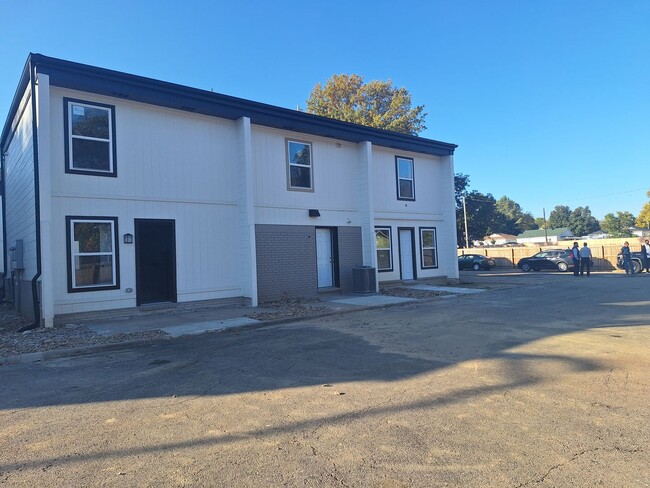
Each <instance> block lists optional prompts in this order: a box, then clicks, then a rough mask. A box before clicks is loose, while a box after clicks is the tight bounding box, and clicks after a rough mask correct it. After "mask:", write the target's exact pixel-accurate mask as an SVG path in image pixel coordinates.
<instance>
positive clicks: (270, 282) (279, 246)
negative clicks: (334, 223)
mask: <svg viewBox="0 0 650 488" xmlns="http://www.w3.org/2000/svg"><path fill="white" fill-rule="evenodd" d="M255 244H256V247H257V252H256V255H257V293H258V299H259V301H260V302H261V303H263V302H269V301H274V300H279V299H281V298H283V297H285V296H290V297H309V298H314V297H317V296H318V275H317V269H316V229H315V227H312V226H306V225H256V226H255Z"/></svg>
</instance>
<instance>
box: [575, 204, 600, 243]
mask: <svg viewBox="0 0 650 488" xmlns="http://www.w3.org/2000/svg"><path fill="white" fill-rule="evenodd" d="M599 228H600V225H599V224H598V221H597V220H596V218H595V217H594V216H592V215H591V210H589V207H578V208H576V209H574V210H573V212H571V215H570V216H569V229H571V232H573V235H574V236H586V235H587V234H591V233H592V232H596V231H597V230H598V229H599Z"/></svg>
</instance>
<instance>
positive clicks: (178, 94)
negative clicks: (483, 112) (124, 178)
mask: <svg viewBox="0 0 650 488" xmlns="http://www.w3.org/2000/svg"><path fill="white" fill-rule="evenodd" d="M30 65H31V66H34V67H35V69H36V70H37V72H39V73H44V74H47V75H49V77H50V85H54V86H58V87H61V88H69V89H73V90H79V91H85V92H91V93H96V94H99V95H105V96H109V97H115V98H121V99H125V100H132V101H136V102H141V103H148V104H152V105H157V106H161V107H166V108H171V109H176V110H183V111H187V112H192V113H199V114H203V115H208V116H214V117H220V118H224V119H230V120H237V119H239V118H241V117H248V118H249V119H250V120H251V123H252V124H257V125H261V126H266V127H272V128H276V129H283V130H289V131H295V132H302V133H307V134H312V135H316V136H322V137H328V138H333V139H339V140H343V141H349V142H355V143H358V142H362V141H370V142H371V143H373V144H375V145H378V146H382V147H389V148H393V149H398V150H403V151H412V152H416V153H423V154H431V155H435V156H449V155H452V154H453V153H454V150H455V149H456V147H458V146H457V145H456V144H450V143H446V142H440V141H435V140H432V139H425V138H422V137H418V136H412V135H408V134H401V133H398V132H391V131H386V130H381V129H375V128H372V127H366V126H362V125H358V124H352V123H349V122H343V121H339V120H335V119H330V118H327V117H321V116H318V115H313V114H308V113H305V112H300V111H297V110H290V109H286V108H282V107H276V106H273V105H268V104H264V103H259V102H254V101H251V100H245V99H242V98H236V97H231V96H228V95H223V94H220V93H214V92H211V91H207V90H200V89H197V88H191V87H187V86H183V85H178V84H174V83H169V82H165V81H159V80H155V79H152V78H145V77H142V76H137V75H132V74H128V73H122V72H119V71H113V70H109V69H105V68H98V67H94V66H89V65H85V64H80V63H75V62H71V61H65V60H62V59H57V58H51V57H48V56H44V55H42V54H30V55H29V58H28V60H27V63H26V65H25V69H24V70H23V74H22V77H21V81H20V84H19V85H18V89H17V91H16V95H15V96H14V100H13V102H12V105H11V109H10V112H9V115H8V118H7V122H6V123H5V127H4V129H3V132H2V139H1V144H2V145H4V143H5V140H6V137H7V136H8V132H9V131H10V130H11V120H12V119H13V118H14V116H15V114H16V111H17V110H18V104H19V103H20V99H21V97H22V93H23V92H24V90H25V88H26V87H27V83H28V82H29V66H30Z"/></svg>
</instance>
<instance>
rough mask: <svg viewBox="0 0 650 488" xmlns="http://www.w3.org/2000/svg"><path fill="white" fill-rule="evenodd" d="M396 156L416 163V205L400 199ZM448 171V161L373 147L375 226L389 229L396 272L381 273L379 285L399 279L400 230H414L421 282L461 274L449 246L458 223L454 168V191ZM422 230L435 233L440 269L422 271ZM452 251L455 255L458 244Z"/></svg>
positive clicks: (414, 166) (414, 164) (417, 268)
mask: <svg viewBox="0 0 650 488" xmlns="http://www.w3.org/2000/svg"><path fill="white" fill-rule="evenodd" d="M396 156H402V157H407V158H412V159H413V169H414V178H415V200H414V201H410V200H398V199H397V174H396V171H395V157H396ZM449 171H450V161H449V160H447V159H446V158H442V157H437V156H430V155H426V154H418V153H409V152H405V151H395V150H393V149H388V148H381V147H379V148H378V147H377V146H374V147H373V183H374V187H375V199H374V201H375V204H374V205H375V212H374V216H375V225H376V226H381V227H390V229H391V238H392V248H391V251H392V258H393V271H386V272H381V273H378V278H379V281H393V280H399V279H400V271H401V270H400V259H399V232H398V229H399V228H410V229H413V238H414V245H415V262H416V273H417V277H418V278H432V277H436V276H450V277H457V276H458V271H457V270H456V269H455V266H457V264H456V257H455V256H454V259H453V261H450V256H451V254H450V246H451V245H452V240H453V242H455V240H456V230H455V228H456V227H455V226H456V219H455V215H454V213H455V211H454V207H453V205H452V207H451V208H449V205H450V201H451V199H453V166H452V167H451V171H452V187H451V190H450V188H449ZM450 191H451V194H450V193H449V192H450ZM421 227H426V228H430V227H434V228H435V229H436V244H437V254H438V267H437V268H430V269H423V268H422V262H421V261H422V257H421V243H420V228H421ZM451 249H453V251H454V252H455V244H454V247H453V248H451ZM450 263H451V264H450Z"/></svg>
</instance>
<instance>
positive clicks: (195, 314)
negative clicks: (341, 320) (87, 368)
mask: <svg viewBox="0 0 650 488" xmlns="http://www.w3.org/2000/svg"><path fill="white" fill-rule="evenodd" d="M400 288H410V289H414V290H422V291H432V292H442V293H445V294H450V295H452V296H453V295H465V294H474V293H480V292H482V291H485V290H483V289H477V288H463V287H461V286H431V285H424V284H409V285H402V286H400ZM417 300H418V299H417V298H404V297H396V296H390V295H382V294H372V295H354V294H343V295H341V294H335V295H329V296H327V297H326V298H323V299H321V300H319V301H314V302H308V303H306V304H305V305H304V306H306V307H313V308H314V314H316V315H319V316H323V315H332V314H339V313H346V312H351V311H356V310H362V309H368V308H377V307H387V306H391V305H399V304H403V303H408V302H413V301H417ZM281 307H282V306H281V305H274V306H271V307H247V306H231V307H213V308H204V309H197V310H193V311H184V312H178V313H176V312H174V311H170V312H169V313H164V312H163V313H161V312H160V311H158V312H157V313H152V314H148V315H142V316H131V317H128V318H118V319H107V320H94V321H89V322H83V325H85V326H86V327H87V328H88V329H90V330H92V331H93V332H95V333H97V334H99V335H101V336H104V337H110V336H116V335H118V334H125V333H133V332H144V331H151V330H161V331H163V332H165V333H166V334H168V335H169V336H171V337H181V336H185V335H197V334H202V333H204V332H214V331H219V330H224V329H229V328H236V327H244V326H255V325H262V324H264V323H266V322H272V323H277V322H287V321H290V320H291V317H288V318H283V319H281V320H258V319H254V318H250V317H249V316H251V315H253V316H254V315H257V314H260V315H264V314H268V315H269V316H272V315H273V313H274V312H277V311H278V309H280V308H281ZM298 318H299V319H304V318H305V315H304V314H302V315H299V316H296V319H298Z"/></svg>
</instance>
